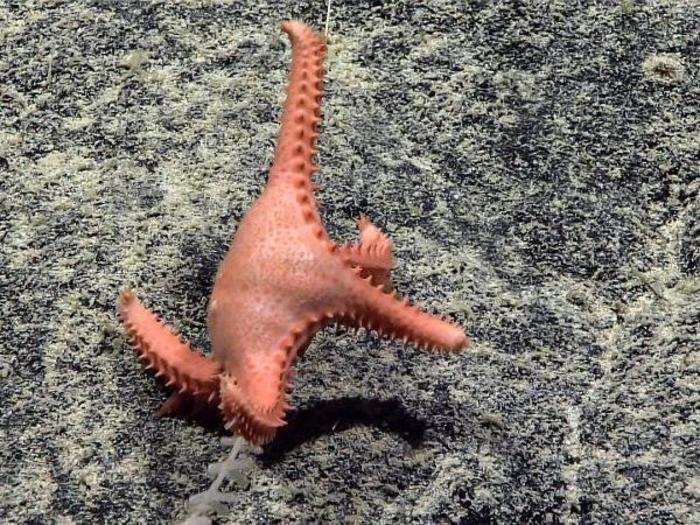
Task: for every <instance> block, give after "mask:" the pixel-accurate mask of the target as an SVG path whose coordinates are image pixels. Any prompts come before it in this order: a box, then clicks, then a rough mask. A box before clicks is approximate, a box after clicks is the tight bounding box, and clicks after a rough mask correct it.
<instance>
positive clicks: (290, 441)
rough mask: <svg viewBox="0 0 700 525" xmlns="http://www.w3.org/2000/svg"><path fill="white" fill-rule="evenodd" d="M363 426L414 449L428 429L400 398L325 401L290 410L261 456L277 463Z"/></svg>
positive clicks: (357, 398)
mask: <svg viewBox="0 0 700 525" xmlns="http://www.w3.org/2000/svg"><path fill="white" fill-rule="evenodd" d="M359 425H365V426H372V427H376V428H379V429H382V430H384V431H387V432H391V433H393V434H397V435H398V436H400V437H401V438H402V439H404V440H405V441H406V442H407V443H408V444H409V445H410V446H411V447H412V448H417V447H419V446H420V445H421V443H422V442H423V438H424V434H425V429H426V424H425V422H424V421H423V420H421V419H418V418H417V417H415V416H414V415H412V414H411V413H409V412H408V411H407V410H406V408H405V407H404V406H403V404H402V403H401V401H400V400H399V399H388V400H383V399H366V398H360V397H345V398H340V399H330V400H322V401H317V402H315V403H313V404H311V405H309V406H307V407H305V408H302V409H299V410H295V411H293V412H290V413H289V415H288V423H287V425H285V426H284V427H282V428H280V430H279V432H278V433H277V436H276V437H275V439H274V440H273V441H272V442H271V443H269V444H268V445H266V446H265V447H264V451H263V454H262V455H261V456H260V459H261V460H262V462H263V463H264V464H267V465H269V464H272V463H275V462H277V461H279V460H281V459H282V458H283V457H284V456H285V455H286V454H287V453H289V452H291V451H292V450H294V449H295V448H297V447H299V446H300V445H302V444H304V443H307V442H310V441H314V440H316V439H318V438H319V437H321V436H323V435H328V434H334V433H337V432H342V431H344V430H347V429H349V428H352V427H356V426H359Z"/></svg>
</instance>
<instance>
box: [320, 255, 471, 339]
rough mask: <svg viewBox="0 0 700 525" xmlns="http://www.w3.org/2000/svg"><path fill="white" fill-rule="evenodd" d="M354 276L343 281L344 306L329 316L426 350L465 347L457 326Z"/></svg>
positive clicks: (357, 274)
mask: <svg viewBox="0 0 700 525" xmlns="http://www.w3.org/2000/svg"><path fill="white" fill-rule="evenodd" d="M350 271H351V272H353V270H350ZM354 274H355V275H348V276H347V278H346V279H344V284H345V286H344V287H343V288H344V289H343V292H342V296H343V297H344V304H342V305H340V306H339V308H338V313H337V314H334V315H333V317H334V319H336V320H337V321H338V322H340V323H342V324H345V325H348V326H353V327H365V328H368V329H372V330H376V331H377V332H378V333H379V334H380V335H385V336H388V337H391V338H392V339H403V341H404V342H409V341H410V342H412V343H414V344H416V345H417V346H419V347H423V348H427V349H430V350H447V351H456V350H460V349H461V348H465V347H467V346H468V345H469V338H468V337H467V336H466V334H465V333H464V331H463V330H462V329H461V328H460V327H459V326H456V325H454V324H452V323H449V322H447V321H445V320H443V319H441V318H439V317H436V316H434V315H431V314H429V313H427V312H424V311H422V310H420V309H418V308H415V307H413V306H410V304H409V301H408V299H403V300H400V299H398V298H397V297H396V295H395V294H394V293H392V292H385V291H384V290H383V289H382V285H377V286H375V285H373V284H372V283H371V278H370V277H367V278H362V277H361V272H360V271H359V270H358V269H354Z"/></svg>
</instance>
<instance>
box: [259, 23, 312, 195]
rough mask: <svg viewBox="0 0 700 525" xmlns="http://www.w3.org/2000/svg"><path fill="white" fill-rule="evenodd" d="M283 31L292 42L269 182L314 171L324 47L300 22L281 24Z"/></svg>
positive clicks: (309, 174)
mask: <svg viewBox="0 0 700 525" xmlns="http://www.w3.org/2000/svg"><path fill="white" fill-rule="evenodd" d="M282 30H283V31H284V32H285V33H287V34H288V35H289V39H290V40H291V42H292V66H291V69H290V73H289V87H288V88H287V100H286V101H285V103H284V109H283V111H282V124H281V126H280V134H279V138H278V140H277V149H276V150H275V158H274V162H273V164H272V168H271V169H270V182H272V181H274V180H277V179H286V178H289V177H292V178H294V177H298V176H299V175H300V174H301V175H303V176H304V177H306V178H309V177H311V175H312V174H313V173H314V171H316V170H317V168H316V166H315V165H314V164H313V156H314V154H315V153H316V150H315V149H314V147H315V143H316V137H317V136H318V133H317V131H316V124H318V122H319V121H320V120H321V117H320V107H321V106H320V103H321V95H322V94H323V59H324V57H325V54H326V44H325V42H324V40H323V38H321V37H320V36H319V35H318V34H317V33H316V32H315V31H314V30H312V29H311V28H310V27H308V26H307V25H305V24H303V23H301V22H295V21H289V22H284V23H283V24H282Z"/></svg>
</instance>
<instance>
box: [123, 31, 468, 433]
mask: <svg viewBox="0 0 700 525" xmlns="http://www.w3.org/2000/svg"><path fill="white" fill-rule="evenodd" d="M282 29H283V30H284V31H285V32H286V33H287V34H288V35H289V38H290V40H291V43H292V66H291V71H290V74H289V88H288V94H287V100H286V102H285V105H284V111H283V114H282V125H281V129H280V135H279V141H278V143H277V149H276V151H275V157H274V163H273V165H272V167H271V169H270V175H269V180H268V183H267V186H266V188H265V190H264V192H263V193H262V195H261V196H260V197H259V198H258V200H257V201H256V202H255V204H254V205H253V206H252V208H251V209H250V210H249V211H248V213H247V215H246V216H245V217H244V218H243V220H242V221H241V223H240V225H239V227H238V232H237V233H236V235H235V237H234V239H233V242H232V244H231V247H230V249H229V251H228V254H227V255H226V258H225V259H224V261H223V263H222V264H221V267H220V268H219V272H218V274H217V276H216V281H215V283H214V289H213V291H212V295H211V298H210V301H209V307H208V325H209V332H210V336H211V344H212V356H211V357H205V356H204V355H202V354H201V353H199V352H196V351H193V350H191V349H190V346H189V345H188V344H186V343H184V342H182V341H181V340H180V338H179V337H178V336H177V335H175V333H174V332H172V331H171V330H170V329H169V328H167V327H166V326H165V325H163V324H161V323H160V321H159V320H158V319H157V317H156V316H155V315H154V314H153V313H151V312H150V311H149V310H148V309H146V308H145V307H144V306H142V305H141V303H140V302H139V301H138V300H137V299H136V297H135V296H134V295H133V294H132V293H131V292H129V291H125V292H123V293H122V294H121V296H120V301H119V310H120V315H121V318H122V320H123V322H124V324H125V326H126V330H127V332H128V334H129V335H130V336H131V337H132V339H133V343H134V346H135V349H136V352H137V353H138V355H139V358H140V359H141V360H142V361H144V362H146V363H147V367H146V368H148V369H154V370H155V371H156V376H157V377H159V376H165V377H166V378H167V385H168V386H172V387H174V388H175V389H176V390H177V391H176V393H175V394H173V396H172V397H171V398H170V399H169V400H168V401H166V403H165V405H164V406H163V407H162V408H161V410H160V413H161V414H163V413H170V412H173V411H175V410H176V409H177V408H178V406H179V405H180V404H181V403H182V401H183V399H185V398H186V397H190V398H191V397H193V396H194V397H195V398H196V399H199V400H200V401H202V400H203V401H205V402H208V403H210V404H216V405H218V407H219V409H220V411H221V415H222V417H223V419H224V421H225V424H226V428H228V429H230V430H233V431H234V432H236V433H238V434H240V435H241V436H243V437H244V438H246V439H247V440H248V441H250V442H251V443H253V444H256V445H260V444H264V443H267V442H269V441H270V440H271V439H272V438H273V437H274V436H275V433H276V431H277V429H278V428H279V427H280V426H282V425H284V424H285V421H284V420H283V416H284V414H285V412H286V411H287V410H288V409H289V408H290V406H289V404H288V403H287V391H288V390H289V389H290V388H291V382H290V380H291V375H292V370H291V366H292V365H293V363H294V361H295V360H296V359H297V358H298V357H300V356H301V355H302V354H303V352H304V351H305V350H306V348H307V347H308V345H309V342H310V339H311V337H312V336H313V334H314V333H315V332H316V331H317V330H318V329H319V328H321V327H322V326H324V325H325V324H327V323H328V322H330V321H335V322H338V323H342V324H344V325H348V326H352V327H366V328H367V329H374V330H376V331H377V332H378V333H380V334H385V335H388V336H390V337H393V338H400V339H403V341H404V342H406V341H411V342H413V343H415V344H417V345H418V346H423V347H426V348H432V349H438V350H458V349H460V348H463V347H466V346H467V345H468V343H469V340H468V338H467V336H466V335H465V334H464V332H463V331H462V329H461V328H459V327H457V326H455V325H453V324H450V323H449V322H447V321H445V320H443V319H441V318H438V317H435V316H432V315H430V314H428V313H425V312H422V311H420V310H419V309H417V308H415V307H412V306H409V304H408V300H406V299H404V300H399V299H398V298H397V297H396V295H395V294H394V293H393V292H391V291H390V290H389V288H390V286H389V272H390V271H391V268H392V266H393V257H392V253H391V241H390V240H389V238H388V237H387V236H386V235H385V234H384V233H382V232H381V231H380V230H379V229H378V228H377V227H376V226H374V225H373V224H372V223H371V222H369V220H367V219H366V218H364V217H362V218H360V220H359V222H358V226H359V230H360V241H359V242H358V243H356V244H346V245H338V244H335V243H334V242H333V241H331V240H330V238H329V237H328V234H327V233H326V231H325V229H324V227H323V226H322V224H321V219H320V217H319V213H318V209H317V206H316V202H315V200H314V194H313V189H314V188H313V184H312V182H311V176H312V174H313V173H314V171H316V169H317V168H316V166H314V164H313V163H312V158H313V156H314V153H315V150H314V144H315V141H316V137H317V133H316V124H317V123H318V121H319V104H320V99H321V89H322V76H323V69H322V62H323V58H324V55H325V52H326V45H325V43H324V41H323V40H322V39H321V38H320V37H319V36H318V35H317V34H316V33H315V32H314V31H313V30H312V29H311V28H309V27H308V26H306V25H305V24H303V23H301V22H296V21H290V22H285V23H283V24H282Z"/></svg>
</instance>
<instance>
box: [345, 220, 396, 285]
mask: <svg viewBox="0 0 700 525" xmlns="http://www.w3.org/2000/svg"><path fill="white" fill-rule="evenodd" d="M357 226H358V228H359V230H360V242H359V243H348V244H344V245H342V246H339V247H338V254H339V255H340V257H342V258H343V259H344V260H345V261H346V262H347V263H348V264H349V265H351V266H354V267H360V268H362V271H361V273H360V275H361V277H367V276H371V277H372V282H373V283H375V284H382V285H384V287H385V289H388V288H389V286H390V283H389V278H390V274H391V270H392V269H393V267H394V257H393V255H392V253H391V250H392V245H391V239H389V236H388V235H386V234H385V233H384V232H382V231H381V230H380V229H379V228H377V227H376V226H375V225H374V224H372V223H371V222H370V220H369V219H368V218H367V217H365V216H364V215H362V216H360V218H359V219H358V221H357Z"/></svg>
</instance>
